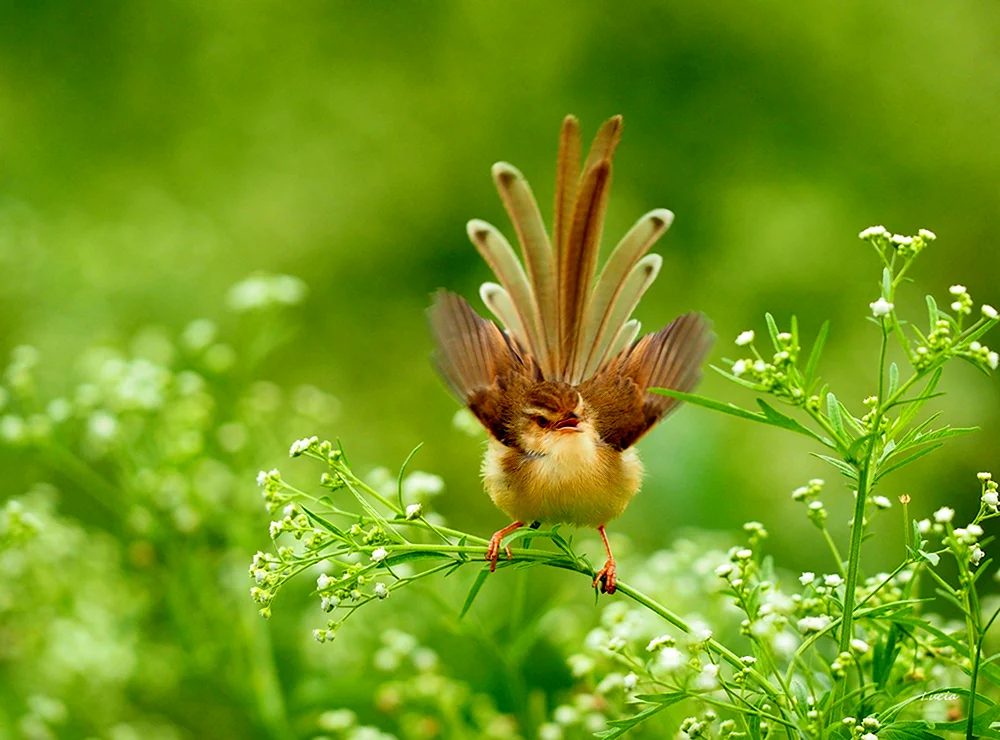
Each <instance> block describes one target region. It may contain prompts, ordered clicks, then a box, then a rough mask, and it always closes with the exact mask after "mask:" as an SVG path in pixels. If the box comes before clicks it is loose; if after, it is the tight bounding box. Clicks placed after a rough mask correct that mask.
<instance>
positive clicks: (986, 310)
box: [983, 303, 1000, 320]
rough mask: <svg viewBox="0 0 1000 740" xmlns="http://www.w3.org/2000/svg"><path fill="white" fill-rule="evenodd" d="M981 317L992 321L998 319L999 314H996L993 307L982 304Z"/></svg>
mask: <svg viewBox="0 0 1000 740" xmlns="http://www.w3.org/2000/svg"><path fill="white" fill-rule="evenodd" d="M983 316H985V317H986V318H988V319H994V320H995V319H997V318H998V317H1000V314H998V313H997V310H996V309H995V308H993V306H990V305H988V304H986V303H984V304H983Z"/></svg>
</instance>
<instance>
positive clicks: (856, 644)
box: [851, 637, 870, 655]
mask: <svg viewBox="0 0 1000 740" xmlns="http://www.w3.org/2000/svg"><path fill="white" fill-rule="evenodd" d="M851 649H852V650H854V652H856V653H861V654H862V655H864V654H865V653H867V652H868V651H869V649H870V647H869V645H868V643H867V642H865V641H864V640H861V639H859V638H857V637H855V638H854V639H853V640H851Z"/></svg>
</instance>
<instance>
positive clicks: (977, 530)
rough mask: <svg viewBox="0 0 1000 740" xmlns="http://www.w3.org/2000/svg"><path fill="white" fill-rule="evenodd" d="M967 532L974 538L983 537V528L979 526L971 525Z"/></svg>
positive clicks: (966, 529)
mask: <svg viewBox="0 0 1000 740" xmlns="http://www.w3.org/2000/svg"><path fill="white" fill-rule="evenodd" d="M965 531H966V532H968V533H969V534H971V535H972V536H973V537H982V536H983V528H982V527H980V526H979V525H978V524H970V525H969V526H968V527H966V528H965Z"/></svg>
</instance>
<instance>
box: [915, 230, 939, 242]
mask: <svg viewBox="0 0 1000 740" xmlns="http://www.w3.org/2000/svg"><path fill="white" fill-rule="evenodd" d="M917 234H918V235H919V236H920V238H921V239H923V240H924V241H926V242H932V241H934V240H935V239H937V234H935V233H934V232H933V231H931V230H930V229H920V231H918V232H917Z"/></svg>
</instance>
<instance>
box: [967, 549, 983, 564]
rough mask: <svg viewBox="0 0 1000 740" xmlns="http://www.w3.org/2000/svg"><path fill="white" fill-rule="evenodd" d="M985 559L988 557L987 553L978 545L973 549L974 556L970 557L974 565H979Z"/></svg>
mask: <svg viewBox="0 0 1000 740" xmlns="http://www.w3.org/2000/svg"><path fill="white" fill-rule="evenodd" d="M984 557H986V553H985V552H983V550H982V548H980V547H979V546H978V545H977V546H976V547H973V548H972V554H971V555H969V558H970V559H971V560H972V564H973V565H979V563H980V562H981V561H982V559H983V558H984Z"/></svg>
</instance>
